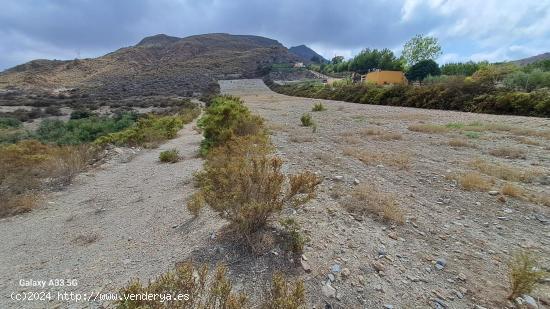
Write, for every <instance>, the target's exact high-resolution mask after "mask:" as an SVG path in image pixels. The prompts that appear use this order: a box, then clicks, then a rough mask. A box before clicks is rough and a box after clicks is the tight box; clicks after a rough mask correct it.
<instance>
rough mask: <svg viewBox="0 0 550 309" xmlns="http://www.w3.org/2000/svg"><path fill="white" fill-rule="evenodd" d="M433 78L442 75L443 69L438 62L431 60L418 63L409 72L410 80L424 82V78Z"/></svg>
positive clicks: (408, 77)
mask: <svg viewBox="0 0 550 309" xmlns="http://www.w3.org/2000/svg"><path fill="white" fill-rule="evenodd" d="M428 75H431V76H438V75H441V69H439V65H438V64H437V62H435V61H433V60H431V59H429V60H422V61H419V62H417V63H416V64H415V65H413V66H412V67H410V68H409V70H408V71H407V79H408V80H419V81H421V80H423V79H424V78H426V77H428Z"/></svg>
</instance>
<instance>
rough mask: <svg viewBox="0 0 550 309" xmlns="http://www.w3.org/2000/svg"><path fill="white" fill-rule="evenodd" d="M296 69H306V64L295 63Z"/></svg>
mask: <svg viewBox="0 0 550 309" xmlns="http://www.w3.org/2000/svg"><path fill="white" fill-rule="evenodd" d="M294 67H295V68H303V67H304V63H303V62H296V63H294Z"/></svg>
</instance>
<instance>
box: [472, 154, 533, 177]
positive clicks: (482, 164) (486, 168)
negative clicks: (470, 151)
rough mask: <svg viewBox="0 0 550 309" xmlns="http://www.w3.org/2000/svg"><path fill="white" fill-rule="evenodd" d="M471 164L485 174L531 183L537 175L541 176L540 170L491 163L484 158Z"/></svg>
mask: <svg viewBox="0 0 550 309" xmlns="http://www.w3.org/2000/svg"><path fill="white" fill-rule="evenodd" d="M470 166H472V167H474V168H476V169H477V170H478V171H480V172H482V173H484V174H487V175H490V176H494V177H497V178H499V179H502V180H507V181H521V182H524V183H529V182H531V181H533V180H534V179H535V178H536V177H538V176H540V172H538V171H535V170H533V169H523V170H522V169H519V168H516V167H514V166H510V165H504V164H493V163H489V162H487V161H485V160H483V159H477V160H474V161H472V162H470Z"/></svg>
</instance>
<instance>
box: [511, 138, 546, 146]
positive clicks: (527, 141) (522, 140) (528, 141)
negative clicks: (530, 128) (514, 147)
mask: <svg viewBox="0 0 550 309" xmlns="http://www.w3.org/2000/svg"><path fill="white" fill-rule="evenodd" d="M514 139H515V140H516V141H518V142H520V143H522V144H525V145H532V146H540V143H539V142H537V141H535V140H533V139H530V138H527V137H525V136H516V137H515V138H514Z"/></svg>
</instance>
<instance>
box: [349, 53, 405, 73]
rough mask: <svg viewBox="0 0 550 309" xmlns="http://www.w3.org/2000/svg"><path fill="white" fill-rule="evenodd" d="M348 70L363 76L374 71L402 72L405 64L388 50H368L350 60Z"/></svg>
mask: <svg viewBox="0 0 550 309" xmlns="http://www.w3.org/2000/svg"><path fill="white" fill-rule="evenodd" d="M348 69H349V70H350V71H355V72H357V73H361V74H363V73H367V72H368V71H370V70H374V69H380V70H389V71H401V70H403V64H402V62H401V61H400V60H399V59H398V58H397V57H396V56H395V55H394V54H393V52H392V51H391V50H389V49H387V48H385V49H382V50H378V49H372V50H371V49H369V48H366V49H364V50H362V51H361V52H360V53H359V54H358V55H357V56H355V57H354V58H353V59H352V60H350V62H349V67H348Z"/></svg>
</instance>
